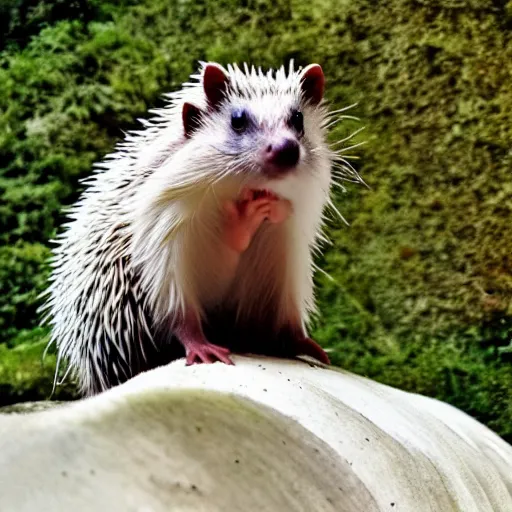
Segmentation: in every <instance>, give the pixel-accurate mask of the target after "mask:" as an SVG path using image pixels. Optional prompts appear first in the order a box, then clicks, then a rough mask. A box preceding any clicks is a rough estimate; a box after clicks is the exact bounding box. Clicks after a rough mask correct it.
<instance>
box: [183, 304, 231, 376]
mask: <svg viewBox="0 0 512 512" xmlns="http://www.w3.org/2000/svg"><path fill="white" fill-rule="evenodd" d="M176 336H177V337H178V339H179V340H180V342H181V344H182V345H183V347H184V348H185V352H186V364H187V366H189V365H191V364H194V363H196V362H198V363H207V364H209V363H214V362H215V361H221V362H222V363H225V364H233V361H231V358H230V357H229V354H230V351H229V349H227V348H224V347H220V346H219V345H213V344H212V343H210V342H209V341H208V340H207V339H206V337H205V335H204V333H203V329H202V327H201V322H200V321H199V319H198V318H197V317H196V315H192V314H187V315H185V318H184V319H183V320H182V322H181V324H180V325H179V326H178V327H177V329H176Z"/></svg>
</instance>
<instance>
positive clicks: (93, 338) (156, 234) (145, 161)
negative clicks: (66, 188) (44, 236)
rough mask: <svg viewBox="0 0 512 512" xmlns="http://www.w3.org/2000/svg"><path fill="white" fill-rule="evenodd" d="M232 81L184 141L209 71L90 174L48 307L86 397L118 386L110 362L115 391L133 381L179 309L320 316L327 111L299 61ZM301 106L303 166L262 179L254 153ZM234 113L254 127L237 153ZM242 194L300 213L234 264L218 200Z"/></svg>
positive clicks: (265, 229) (259, 238) (237, 74)
mask: <svg viewBox="0 0 512 512" xmlns="http://www.w3.org/2000/svg"><path fill="white" fill-rule="evenodd" d="M226 73H227V75H228V76H229V82H230V92H229V95H228V98H227V101H226V102H225V103H223V106H222V107H221V108H220V110H219V111H215V112H210V113H209V114H208V115H207V116H206V117H204V118H203V120H202V125H201V127H200V129H199V130H198V132H197V133H195V134H194V135H193V136H192V137H191V138H190V139H187V138H186V137H185V135H184V131H183V124H182V119H181V112H182V108H183V104H184V103H185V102H188V103H191V104H194V105H196V106H197V107H199V108H201V109H206V98H205V96H204V92H203V89H202V79H201V74H199V75H195V76H193V77H192V78H195V79H198V80H197V82H194V83H191V84H185V85H184V87H183V88H182V89H181V90H180V91H178V92H176V93H173V94H170V95H168V97H169V99H170V103H169V105H168V106H167V107H165V108H163V109H159V110H156V111H154V113H155V114H156V117H155V118H154V119H152V120H151V121H150V122H147V121H146V122H144V124H145V129H144V130H143V131H141V132H132V133H130V134H128V136H127V138H126V140H125V141H124V143H122V144H120V145H119V146H118V148H117V150H116V152H115V153H113V154H111V155H109V156H108V157H107V158H106V159H105V161H104V162H102V163H101V164H99V165H97V166H96V173H95V174H94V175H93V176H92V177H91V178H89V179H88V180H87V181H86V182H85V183H86V184H87V185H88V188H87V189H86V191H85V192H84V193H83V195H82V197H81V198H80V200H79V201H78V203H77V204H76V205H74V206H73V208H72V209H71V211H70V213H69V218H70V222H69V223H68V224H67V225H66V226H65V227H66V229H65V231H64V233H63V234H61V235H60V236H59V238H58V246H57V248H56V249H55V251H54V259H53V266H54V272H53V274H52V276H51V285H50V287H49V290H48V293H49V299H48V302H47V304H46V309H47V310H48V317H49V318H50V320H51V324H52V326H53V331H52V342H56V344H57V347H58V353H59V359H62V358H63V359H65V360H67V361H68V363H69V365H70V368H71V369H72V371H74V372H75V373H76V374H77V375H78V378H79V381H80V384H81V387H82V390H83V391H86V392H93V391H94V390H99V389H105V388H108V387H109V386H110V384H111V383H110V382H108V379H107V378H106V376H105V375H104V373H105V371H104V365H105V364H107V363H108V364H110V367H111V370H112V372H113V373H114V374H115V376H116V379H117V380H118V381H119V382H121V381H123V380H126V379H127V378H129V377H131V376H132V374H133V368H134V366H135V365H136V363H137V361H139V362H140V361H143V360H144V358H145V348H147V346H144V344H141V342H140V339H139V338H140V336H141V334H140V333H142V334H143V336H144V339H145V340H146V341H149V342H150V343H154V325H153V323H154V322H160V323H161V322H166V321H167V322H170V320H169V319H172V318H175V317H176V315H179V314H180V313H183V311H184V309H185V307H186V308H187V309H188V310H189V311H192V312H193V313H195V314H197V315H198V316H199V317H200V316H202V315H204V310H205V308H206V307H208V306H209V305H212V304H218V303H223V301H224V302H226V303H227V302H229V301H235V304H236V306H237V307H238V311H239V315H240V316H241V317H243V316H251V315H257V314H260V313H264V311H265V310H267V311H268V308H274V309H275V311H276V312H277V314H276V326H275V327H276V328H278V327H280V326H281V325H282V324H284V323H286V322H291V321H297V322H300V323H302V324H303V325H305V323H306V322H307V320H308V315H309V313H310V312H311V311H312V310H313V309H314V293H313V262H312V250H313V249H314V247H315V246H316V244H317V243H318V241H319V236H320V230H321V222H322V212H323V209H324V207H325V205H326V204H327V202H328V200H329V190H330V184H331V172H330V170H331V165H332V163H333V161H334V160H335V158H336V156H335V155H334V153H332V152H331V151H330V150H329V149H328V146H327V145H326V141H325V128H324V127H325V126H326V124H327V122H326V120H327V110H326V108H325V107H324V106H323V104H320V105H318V106H312V105H309V104H308V103H307V102H305V101H304V98H302V91H301V76H302V75H301V72H300V71H294V70H293V67H292V66H290V71H289V73H288V74H287V73H286V72H285V70H284V68H281V69H279V70H278V71H277V72H275V73H274V72H269V73H268V74H263V73H262V72H261V71H259V70H255V69H254V68H252V69H251V70H249V69H248V68H245V71H242V70H240V69H239V68H238V67H236V66H229V67H228V69H227V70H226ZM294 105H297V106H299V105H300V108H301V110H302V112H303V113H304V122H305V136H304V139H303V141H302V143H301V159H300V162H299V165H298V167H297V169H295V170H294V172H292V173H290V174H289V175H288V176H286V177H285V178H283V179H280V180H268V179H266V178H265V177H264V176H263V175H261V173H258V165H259V164H258V162H259V159H260V156H259V152H258V151H259V146H262V145H263V144H264V143H265V141H267V142H268V141H272V140H273V138H275V137H277V136H279V135H280V134H281V135H282V133H283V131H285V130H287V129H288V128H286V126H284V124H283V119H285V117H286V116H287V115H288V114H289V112H290V109H291V108H292V107H293V106H294ZM233 106H240V107H244V108H248V109H249V110H250V111H251V112H252V113H253V115H254V116H255V118H256V119H257V121H258V123H259V126H260V130H259V132H258V134H257V137H258V139H257V143H256V144H255V147H254V148H251V150H250V151H247V152H245V153H244V155H243V157H234V156H232V155H229V154H226V152H225V151H223V148H225V147H228V146H229V143H230V137H233V133H232V132H231V129H230V126H229V121H230V109H232V108H233ZM247 185H251V186H255V187H256V188H268V189H271V190H273V191H274V192H275V193H277V194H278V195H280V196H281V197H283V198H286V199H288V200H290V201H291V203H292V206H293V214H292V216H291V217H290V218H289V219H288V220H287V221H285V222H284V223H283V224H282V225H276V226H267V225H265V226H262V228H261V229H260V231H259V232H258V233H257V234H256V236H255V238H254V240H253V241H252V243H251V246H250V247H249V249H248V250H247V251H246V252H245V253H244V254H243V255H242V258H241V261H240V264H239V265H238V266H237V265H236V264H232V263H231V262H232V261H234V260H233V257H232V254H231V253H230V250H229V249H228V248H227V247H226V246H225V245H224V244H223V243H222V241H221V239H220V237H219V233H220V229H221V220H222V219H221V205H222V203H223V202H224V201H225V200H226V199H235V198H236V197H237V195H238V194H239V193H240V190H241V188H242V187H244V186H247ZM127 297H130V298H133V300H131V301H128V300H127ZM148 315H149V316H150V317H151V318H152V320H149V317H148ZM170 327H171V323H169V328H170ZM107 338H108V339H109V340H110V342H105V339H107ZM140 345H142V346H140Z"/></svg>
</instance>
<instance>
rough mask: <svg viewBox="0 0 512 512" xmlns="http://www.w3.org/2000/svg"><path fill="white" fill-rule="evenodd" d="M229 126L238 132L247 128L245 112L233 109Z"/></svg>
mask: <svg viewBox="0 0 512 512" xmlns="http://www.w3.org/2000/svg"><path fill="white" fill-rule="evenodd" d="M231 128H233V130H235V132H238V133H242V132H244V131H245V129H246V128H247V114H246V113H245V110H235V111H234V112H233V113H232V114H231Z"/></svg>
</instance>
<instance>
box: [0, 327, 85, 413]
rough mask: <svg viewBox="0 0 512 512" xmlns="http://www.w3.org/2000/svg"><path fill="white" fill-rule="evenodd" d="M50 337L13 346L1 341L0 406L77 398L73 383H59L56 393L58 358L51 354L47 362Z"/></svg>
mask: <svg viewBox="0 0 512 512" xmlns="http://www.w3.org/2000/svg"><path fill="white" fill-rule="evenodd" d="M33 338H36V339H37V336H33ZM47 341H48V340H47V338H43V339H39V340H37V341H36V340H34V339H32V340H31V342H27V343H24V344H20V345H18V346H16V347H15V348H12V349H9V348H8V347H7V346H6V345H1V344H0V397H1V399H0V406H3V405H9V404H13V403H16V402H21V401H31V400H44V399H47V398H50V397H51V398H53V399H56V400H66V399H70V398H74V396H75V391H74V389H73V387H72V386H71V385H70V384H68V385H66V386H58V387H57V388H56V392H55V393H54V394H53V395H52V386H53V377H54V374H55V361H56V358H55V355H53V354H49V355H48V356H47V357H46V358H45V360H44V362H43V352H44V349H45V347H46V344H47Z"/></svg>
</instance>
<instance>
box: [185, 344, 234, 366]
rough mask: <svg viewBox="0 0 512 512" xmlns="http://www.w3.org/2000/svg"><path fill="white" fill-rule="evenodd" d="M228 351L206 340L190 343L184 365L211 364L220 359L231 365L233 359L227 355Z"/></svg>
mask: <svg viewBox="0 0 512 512" xmlns="http://www.w3.org/2000/svg"><path fill="white" fill-rule="evenodd" d="M229 354H230V351H229V349H227V348H224V347H219V346H218V345H213V344H212V343H208V342H195V343H190V344H189V346H188V347H187V360H186V365H187V366H190V365H192V364H194V363H205V364H211V363H214V362H216V361H220V362H222V363H224V364H229V365H233V361H232V360H231V358H230V357H229Z"/></svg>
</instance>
